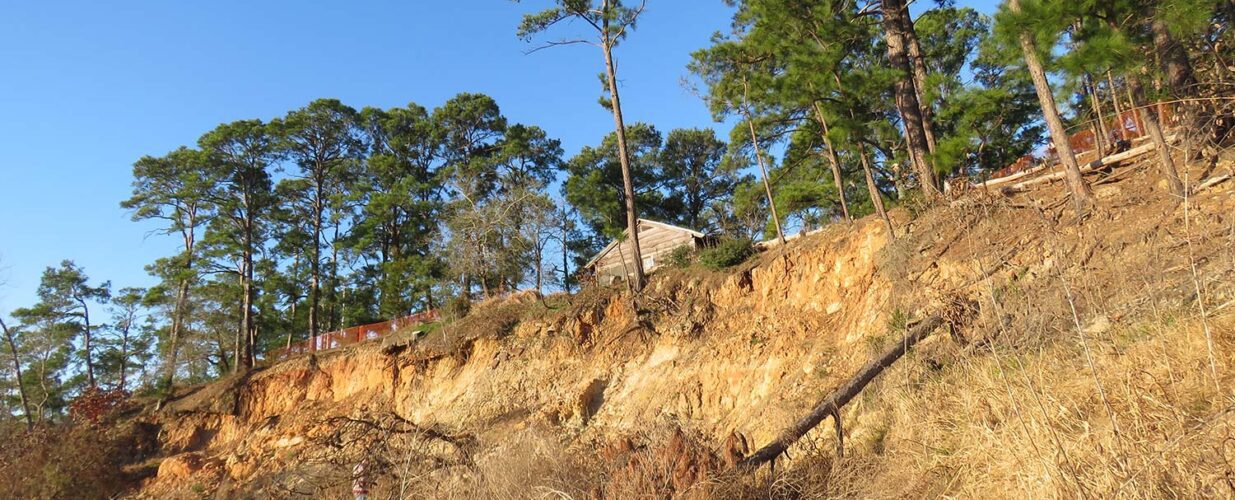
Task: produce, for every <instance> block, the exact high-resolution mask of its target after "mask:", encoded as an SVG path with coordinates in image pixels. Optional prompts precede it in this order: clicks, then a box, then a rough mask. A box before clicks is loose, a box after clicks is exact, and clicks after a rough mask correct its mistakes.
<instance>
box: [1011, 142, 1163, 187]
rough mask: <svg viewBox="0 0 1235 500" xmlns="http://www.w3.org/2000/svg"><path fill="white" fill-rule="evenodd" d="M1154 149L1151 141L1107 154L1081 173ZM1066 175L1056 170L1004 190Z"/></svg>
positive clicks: (1044, 181) (1053, 179)
mask: <svg viewBox="0 0 1235 500" xmlns="http://www.w3.org/2000/svg"><path fill="white" fill-rule="evenodd" d="M1172 139H1173V138H1172ZM1167 142H1168V143H1169V142H1171V140H1170V139H1168V141H1167ZM1153 150H1154V144H1153V143H1149V144H1145V145H1143V146H1138V147H1135V148H1132V149H1129V150H1127V151H1124V152H1122V153H1119V154H1113V155H1110V156H1107V157H1105V158H1101V159H1098V160H1094V161H1091V162H1089V163H1086V164H1085V165H1084V166H1082V167H1081V173H1086V172H1092V171H1094V170H1097V169H1099V168H1102V167H1105V166H1107V165H1114V164H1116V163H1119V162H1121V161H1124V160H1127V159H1129V158H1136V157H1137V156H1141V155H1143V154H1145V153H1148V152H1150V151H1153ZM1065 175H1067V172H1062V171H1061V172H1055V173H1052V174H1049V175H1044V176H1042V177H1038V178H1035V179H1030V180H1027V181H1023V182H1019V183H1017V184H1013V185H1011V186H1008V187H1005V188H1003V192H1005V193H1015V192H1018V191H1025V190H1026V189H1028V188H1029V187H1032V186H1036V185H1038V184H1042V183H1046V182H1051V181H1057V180H1059V179H1062V178H1064V176H1065Z"/></svg>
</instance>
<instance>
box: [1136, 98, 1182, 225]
mask: <svg viewBox="0 0 1235 500" xmlns="http://www.w3.org/2000/svg"><path fill="white" fill-rule="evenodd" d="M1126 80H1127V82H1128V89H1129V90H1130V91H1132V96H1133V97H1134V98H1135V99H1137V100H1138V101H1140V100H1143V99H1144V98H1145V88H1144V85H1143V84H1142V83H1141V81H1140V80H1139V79H1137V78H1136V77H1135V76H1132V75H1129V76H1128V77H1127V78H1126ZM1133 104H1134V105H1135V106H1137V113H1138V114H1140V115H1141V121H1142V122H1144V123H1145V131H1146V132H1148V133H1149V138H1150V140H1152V141H1153V143H1154V146H1155V149H1157V150H1158V159H1159V162H1158V169H1159V170H1160V171H1161V172H1162V178H1164V179H1166V182H1167V185H1168V186H1169V189H1170V190H1171V194H1173V195H1175V196H1177V197H1178V198H1179V200H1181V201H1182V200H1183V198H1184V195H1185V192H1184V189H1185V188H1184V183H1183V181H1181V180H1180V179H1179V171H1177V170H1176V169H1175V160H1174V159H1173V158H1172V157H1171V148H1170V145H1168V144H1167V143H1166V136H1165V135H1164V134H1163V133H1162V126H1161V124H1159V123H1158V111H1157V109H1156V108H1155V107H1154V106H1147V105H1145V104H1143V103H1141V102H1134V103H1133Z"/></svg>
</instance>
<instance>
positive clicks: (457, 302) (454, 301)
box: [444, 295, 472, 318]
mask: <svg viewBox="0 0 1235 500" xmlns="http://www.w3.org/2000/svg"><path fill="white" fill-rule="evenodd" d="M444 309H445V310H446V314H447V315H448V316H450V317H451V318H462V317H464V316H467V313H469V312H471V311H472V301H470V300H468V299H467V296H465V295H457V296H454V297H451V298H450V299H448V300H447V301H446V304H445V307H444Z"/></svg>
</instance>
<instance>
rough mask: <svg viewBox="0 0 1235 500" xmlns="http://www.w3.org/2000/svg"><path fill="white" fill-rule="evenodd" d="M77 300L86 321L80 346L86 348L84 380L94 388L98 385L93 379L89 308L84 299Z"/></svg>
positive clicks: (92, 347)
mask: <svg viewBox="0 0 1235 500" xmlns="http://www.w3.org/2000/svg"><path fill="white" fill-rule="evenodd" d="M78 302H79V303H80V304H81V311H82V318H83V319H84V320H85V323H86V324H85V327H86V330H85V334H86V338H85V342H84V343H85V345H84V346H82V347H84V348H85V350H86V382H87V383H88V384H90V388H91V389H94V388H95V387H98V385H97V384H96V383H95V380H94V354H93V351H94V346H93V345H92V341H93V340H94V339H93V338H92V337H93V335H92V334H91V332H90V308H89V307H87V306H86V301H85V300H84V299H78Z"/></svg>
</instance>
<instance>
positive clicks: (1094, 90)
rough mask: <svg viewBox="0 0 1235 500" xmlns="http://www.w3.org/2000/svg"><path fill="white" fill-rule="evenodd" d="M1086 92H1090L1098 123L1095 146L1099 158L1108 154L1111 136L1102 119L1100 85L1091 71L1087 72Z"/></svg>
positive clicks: (1090, 99) (1095, 119) (1091, 103)
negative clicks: (1091, 74)
mask: <svg viewBox="0 0 1235 500" xmlns="http://www.w3.org/2000/svg"><path fill="white" fill-rule="evenodd" d="M1085 93H1086V94H1089V105H1090V106H1091V107H1092V108H1093V114H1094V122H1095V124H1096V125H1097V127H1096V128H1097V130H1096V131H1094V133H1095V134H1096V136H1095V137H1094V146H1096V147H1097V148H1098V158H1101V157H1103V156H1106V144H1107V141H1108V140H1109V138H1110V134H1108V133H1107V129H1106V120H1103V119H1102V102H1101V101H1099V100H1098V86H1097V85H1096V84H1094V81H1093V77H1091V76H1090V75H1089V73H1086V74H1085Z"/></svg>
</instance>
